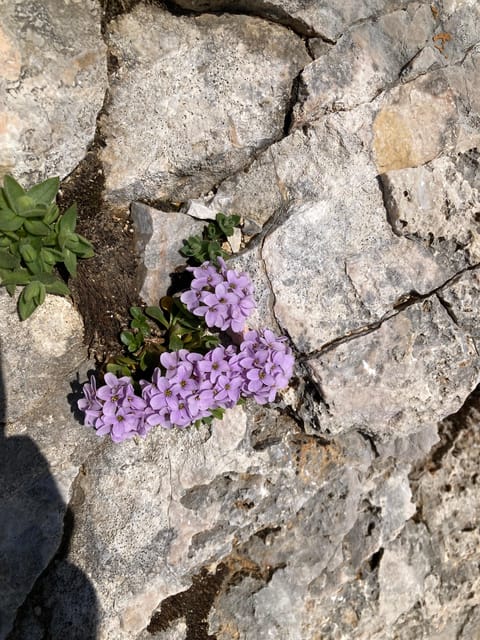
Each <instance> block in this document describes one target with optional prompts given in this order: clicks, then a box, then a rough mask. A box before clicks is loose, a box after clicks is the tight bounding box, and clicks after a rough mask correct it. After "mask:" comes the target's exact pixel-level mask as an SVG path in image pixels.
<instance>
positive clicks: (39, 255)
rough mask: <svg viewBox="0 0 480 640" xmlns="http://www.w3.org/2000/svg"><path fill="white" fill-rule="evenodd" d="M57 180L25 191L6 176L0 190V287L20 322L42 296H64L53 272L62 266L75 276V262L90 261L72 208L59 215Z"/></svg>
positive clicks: (87, 244)
mask: <svg viewBox="0 0 480 640" xmlns="http://www.w3.org/2000/svg"><path fill="white" fill-rule="evenodd" d="M59 185H60V180H59V178H49V179H48V180H45V181H44V182H42V183H40V184H37V185H35V186H34V187H32V188H31V189H28V190H27V191H26V190H25V189H24V188H23V187H22V186H21V185H20V184H19V183H18V182H17V181H16V180H15V179H14V178H13V177H12V176H9V175H6V176H5V177H4V179H3V188H0V285H2V286H5V287H6V289H7V291H8V293H9V294H10V295H12V296H13V295H14V293H15V288H16V286H17V285H22V286H24V289H23V290H22V292H21V294H20V296H19V299H18V314H19V316H20V319H21V320H25V319H26V318H28V317H29V316H31V315H32V313H33V312H34V311H35V309H36V308H37V307H38V306H39V305H40V304H42V302H43V301H44V300H45V295H46V294H47V293H52V294H55V295H60V296H68V295H69V294H70V290H69V289H68V287H67V285H66V284H65V283H64V282H63V281H62V280H61V279H60V278H59V277H58V276H57V275H55V273H54V270H55V267H56V266H57V265H58V264H64V265H65V267H66V269H67V271H68V273H69V274H70V275H71V276H75V275H76V272H77V259H78V258H90V257H92V256H93V247H92V245H91V244H90V242H88V240H86V239H85V238H83V237H82V236H81V235H79V234H78V233H75V226H76V222H77V208H76V205H75V204H73V205H72V206H71V207H69V208H68V209H67V211H65V213H64V214H63V215H61V214H60V210H59V208H58V206H57V205H56V204H55V198H56V196H57V193H58V188H59Z"/></svg>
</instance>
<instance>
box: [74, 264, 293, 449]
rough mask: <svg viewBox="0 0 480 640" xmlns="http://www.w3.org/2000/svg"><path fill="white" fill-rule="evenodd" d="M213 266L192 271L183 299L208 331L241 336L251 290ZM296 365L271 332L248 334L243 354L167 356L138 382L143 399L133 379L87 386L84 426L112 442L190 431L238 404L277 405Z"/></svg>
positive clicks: (231, 349)
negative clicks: (161, 430)
mask: <svg viewBox="0 0 480 640" xmlns="http://www.w3.org/2000/svg"><path fill="white" fill-rule="evenodd" d="M218 262H219V268H218V269H217V268H215V266H214V265H213V264H211V263H209V262H205V263H204V264H202V265H201V266H200V267H196V268H193V269H192V271H193V276H194V277H193V281H192V285H191V288H190V290H189V291H187V292H185V293H184V294H182V296H181V300H182V302H183V303H184V304H186V305H187V307H188V309H189V310H190V311H193V313H194V314H196V315H198V316H204V318H205V323H206V324H207V326H209V327H217V328H219V329H221V330H223V331H225V330H227V329H231V330H232V331H233V332H235V333H238V332H239V331H242V330H243V328H244V323H245V319H246V318H247V317H248V315H249V313H250V312H251V311H252V309H253V308H254V306H255V304H254V302H253V298H252V289H253V288H252V283H251V281H250V279H249V277H248V276H247V274H245V273H237V272H236V271H234V270H232V269H227V267H226V265H225V262H224V261H223V260H222V259H221V258H219V259H218ZM293 364H294V358H293V355H292V351H291V349H290V347H289V346H288V345H287V343H286V338H285V337H279V336H277V335H275V334H274V333H273V332H272V331H270V330H269V329H263V330H260V331H247V332H246V333H245V334H244V336H243V340H242V342H241V344H240V346H239V347H236V346H234V345H230V346H228V347H224V346H218V347H216V348H214V349H212V350H210V351H208V352H207V353H206V354H201V353H196V352H190V351H188V350H187V349H180V350H178V351H173V352H166V353H162V354H161V356H160V362H159V365H160V366H159V367H157V368H156V369H155V370H154V373H153V375H152V379H151V380H150V381H148V380H141V381H140V383H139V384H140V389H141V397H140V396H139V395H138V394H136V393H135V389H134V387H133V384H132V380H131V379H130V378H129V377H121V378H117V377H116V376H115V375H113V374H112V373H107V374H105V385H104V386H102V387H100V388H99V389H97V388H96V385H95V380H94V378H93V377H92V378H91V381H90V383H87V384H85V385H84V387H83V390H84V398H82V399H81V400H79V402H78V406H79V408H80V409H81V410H82V411H84V413H85V424H86V425H87V426H90V427H94V429H95V430H96V432H97V434H98V435H107V434H108V435H110V436H111V438H112V440H113V441H114V442H120V441H122V440H126V439H129V438H132V437H133V436H135V435H139V436H141V437H145V435H146V434H147V433H148V431H149V430H150V429H152V428H153V427H156V426H160V427H164V428H172V427H177V428H185V427H188V426H189V425H192V424H195V423H199V422H201V421H202V420H204V419H209V418H211V417H213V416H214V415H215V412H216V411H218V410H224V409H229V408H231V407H234V406H235V405H236V404H237V403H238V401H239V400H240V399H241V398H253V399H254V400H255V401H256V402H258V403H259V404H266V403H267V402H272V401H273V400H274V399H275V396H276V394H277V391H279V390H280V389H283V388H284V387H286V386H287V384H288V381H289V379H290V377H291V376H292V373H293Z"/></svg>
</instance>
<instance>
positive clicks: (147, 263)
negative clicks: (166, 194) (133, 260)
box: [131, 202, 204, 305]
mask: <svg viewBox="0 0 480 640" xmlns="http://www.w3.org/2000/svg"><path fill="white" fill-rule="evenodd" d="M131 214H132V220H133V224H134V228H135V234H136V236H135V237H136V246H137V250H138V253H139V256H140V267H139V271H138V278H139V290H140V296H141V297H142V299H143V300H144V301H145V302H146V303H147V304H149V305H158V301H159V300H160V298H161V297H162V296H165V295H167V290H168V289H169V287H170V286H171V284H172V275H173V274H174V273H175V269H176V268H177V267H183V266H184V265H185V260H186V259H185V258H183V257H182V256H181V255H180V253H179V249H181V248H182V246H183V242H182V241H183V240H184V239H185V240H186V239H187V238H188V237H189V236H191V235H201V234H202V230H203V227H204V223H201V222H199V221H197V220H192V218H190V217H189V216H186V215H185V214H183V213H178V212H175V211H169V212H165V211H158V210H157V209H154V208H153V207H148V206H147V205H144V204H142V203H140V202H134V203H133V204H132V208H131Z"/></svg>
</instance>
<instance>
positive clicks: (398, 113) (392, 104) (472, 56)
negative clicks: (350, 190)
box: [373, 49, 480, 173]
mask: <svg viewBox="0 0 480 640" xmlns="http://www.w3.org/2000/svg"><path fill="white" fill-rule="evenodd" d="M479 56H480V53H478V52H477V51H476V50H475V49H471V50H470V51H469V53H467V54H466V58H465V61H464V63H463V65H462V66H460V67H456V66H451V67H447V68H445V69H439V70H438V71H432V72H431V73H428V74H426V75H425V76H421V77H419V78H417V79H416V80H413V81H412V82H409V83H407V84H405V85H400V86H397V87H394V88H393V89H392V90H391V91H389V92H387V93H386V94H385V95H384V96H383V97H382V98H381V99H380V100H379V104H378V106H379V109H378V112H377V115H376V117H375V121H374V124H373V133H374V140H373V149H374V153H375V158H376V164H377V167H378V172H379V173H386V172H389V171H391V170H394V169H404V168H407V167H417V166H419V165H422V164H424V163H426V162H429V161H431V160H434V159H435V158H436V157H437V156H439V155H441V154H442V153H445V152H446V151H447V152H452V151H457V152H458V151H460V152H462V151H466V150H468V149H472V148H474V147H475V146H476V145H477V144H478V141H479V140H480V137H479V134H478V128H477V126H476V124H475V122H476V118H478V114H479V113H480V103H479V100H478V98H477V96H476V91H475V86H477V85H476V83H478V78H479V73H480V65H479ZM466 105H469V106H466Z"/></svg>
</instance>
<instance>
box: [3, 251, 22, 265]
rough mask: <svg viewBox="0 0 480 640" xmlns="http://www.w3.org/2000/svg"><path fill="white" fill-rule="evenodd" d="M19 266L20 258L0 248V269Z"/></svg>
mask: <svg viewBox="0 0 480 640" xmlns="http://www.w3.org/2000/svg"><path fill="white" fill-rule="evenodd" d="M19 266H20V259H19V258H18V257H17V256H14V255H12V254H11V253H10V252H9V251H6V250H5V249H0V269H16V268H17V267H19Z"/></svg>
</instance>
